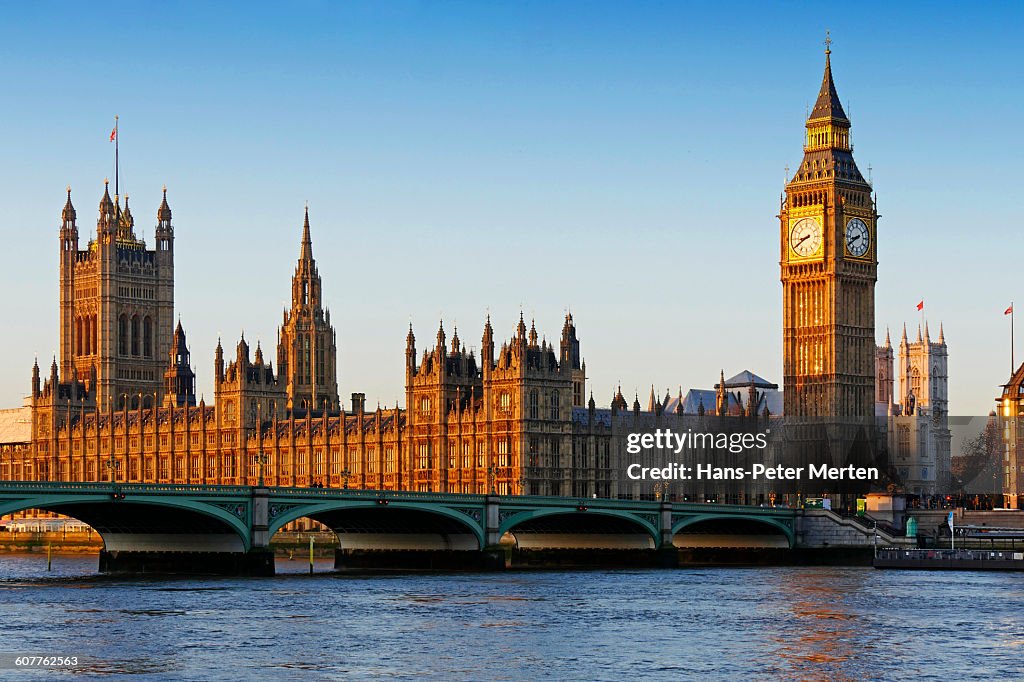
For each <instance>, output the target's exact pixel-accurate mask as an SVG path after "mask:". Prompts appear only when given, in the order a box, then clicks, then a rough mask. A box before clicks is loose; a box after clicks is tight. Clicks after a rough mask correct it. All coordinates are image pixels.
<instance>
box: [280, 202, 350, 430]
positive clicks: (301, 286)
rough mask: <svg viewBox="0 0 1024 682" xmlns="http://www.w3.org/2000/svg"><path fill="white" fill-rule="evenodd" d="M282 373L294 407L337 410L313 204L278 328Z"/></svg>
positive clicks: (332, 337)
mask: <svg viewBox="0 0 1024 682" xmlns="http://www.w3.org/2000/svg"><path fill="white" fill-rule="evenodd" d="M278 337H279V341H278V344H277V366H278V374H279V376H281V377H282V378H283V379H284V380H285V381H286V382H287V384H286V390H287V393H288V408H289V409H291V410H318V411H319V410H324V409H326V410H332V411H333V410H338V409H340V405H339V403H338V374H337V346H336V335H335V332H334V328H333V327H332V326H331V313H330V311H329V310H327V311H325V310H324V309H323V307H322V304H321V282H320V273H319V272H318V271H317V267H316V261H315V260H314V259H313V240H312V238H311V237H310V227H309V204H307V205H306V209H305V214H304V216H303V220H302V241H301V245H300V247H299V260H298V262H297V263H296V264H295V274H294V275H293V276H292V305H291V309H289V310H286V311H285V312H284V318H283V321H282V324H281V328H280V330H279V333H278Z"/></svg>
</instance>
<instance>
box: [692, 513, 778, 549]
mask: <svg viewBox="0 0 1024 682" xmlns="http://www.w3.org/2000/svg"><path fill="white" fill-rule="evenodd" d="M705 521H746V522H749V523H755V524H760V525H762V526H771V527H772V528H774V529H776V530H778V531H780V532H781V533H782V534H783V535H784V536H786V542H787V543H789V548H790V549H792V548H793V547H794V546H795V545H796V533H795V532H794V530H793V528H792V527H791V526H790V525H787V524H786V523H783V522H782V521H780V520H778V519H775V518H772V517H770V516H767V515H764V516H762V515H758V514H714V513H712V514H694V515H691V516H686V517H685V518H683V519H680V520H679V521H676V522H675V523H673V524H672V537H673V538H675V536H676V534H678V533H679V532H680V531H681V530H683V529H684V528H686V527H687V526H693V525H696V524H698V523H703V522H705Z"/></svg>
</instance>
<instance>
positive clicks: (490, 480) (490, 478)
mask: <svg viewBox="0 0 1024 682" xmlns="http://www.w3.org/2000/svg"><path fill="white" fill-rule="evenodd" d="M487 489H488V490H490V491H491V492H490V494H491V495H493V494H494V467H487Z"/></svg>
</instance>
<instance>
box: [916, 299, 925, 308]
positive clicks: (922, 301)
mask: <svg viewBox="0 0 1024 682" xmlns="http://www.w3.org/2000/svg"><path fill="white" fill-rule="evenodd" d="M917 309H918V310H924V299H923V298H922V299H921V302H920V303H918V304H917Z"/></svg>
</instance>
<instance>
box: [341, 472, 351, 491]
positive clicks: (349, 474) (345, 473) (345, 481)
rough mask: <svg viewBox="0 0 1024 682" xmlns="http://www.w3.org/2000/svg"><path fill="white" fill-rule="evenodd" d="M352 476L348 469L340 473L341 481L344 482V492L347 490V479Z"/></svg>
mask: <svg viewBox="0 0 1024 682" xmlns="http://www.w3.org/2000/svg"><path fill="white" fill-rule="evenodd" d="M351 475H352V472H351V471H349V470H348V469H343V470H342V472H341V480H342V481H343V482H344V485H345V490H348V479H349V477H350V476H351Z"/></svg>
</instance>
